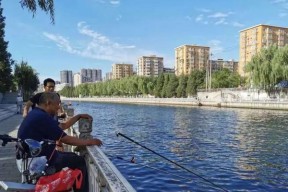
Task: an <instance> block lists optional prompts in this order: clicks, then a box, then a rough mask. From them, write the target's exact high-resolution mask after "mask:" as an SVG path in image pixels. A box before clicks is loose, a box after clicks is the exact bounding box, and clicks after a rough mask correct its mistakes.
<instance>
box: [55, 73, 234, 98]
mask: <svg viewBox="0 0 288 192" xmlns="http://www.w3.org/2000/svg"><path fill="white" fill-rule="evenodd" d="M222 73H223V74H225V75H226V74H227V76H225V79H226V81H227V82H228V83H227V84H225V83H222V80H221V78H220V77H221V76H223V74H222ZM205 74H206V73H205V71H193V72H192V73H191V74H190V75H189V76H184V75H182V76H180V77H177V76H176V75H174V74H160V75H159V76H158V77H144V76H131V77H125V78H123V79H119V80H108V81H105V82H97V83H85V84H80V85H79V86H77V87H65V88H64V89H62V91H61V92H60V94H61V95H63V96H66V97H78V96H82V97H91V96H94V97H95V96H96V97H97V96H101V97H103V96H108V97H110V96H114V97H115V96H121V97H123V96H124V97H142V96H147V95H148V94H149V95H154V96H155V97H161V98H174V97H184V98H185V97H188V96H191V95H195V94H196V93H197V89H199V88H203V87H204V83H205ZM214 78H220V79H217V80H215V81H220V83H218V84H220V85H223V86H225V87H231V86H233V87H238V86H239V84H240V76H239V75H238V74H233V73H232V72H230V71H227V70H224V72H219V75H217V74H216V75H215V77H214ZM212 79H213V76H212Z"/></svg>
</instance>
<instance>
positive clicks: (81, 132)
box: [65, 108, 136, 192]
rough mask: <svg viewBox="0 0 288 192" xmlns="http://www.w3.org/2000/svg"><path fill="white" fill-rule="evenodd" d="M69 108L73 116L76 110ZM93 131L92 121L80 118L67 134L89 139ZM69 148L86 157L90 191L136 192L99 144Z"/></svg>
mask: <svg viewBox="0 0 288 192" xmlns="http://www.w3.org/2000/svg"><path fill="white" fill-rule="evenodd" d="M69 109H71V108H67V112H68V111H69V112H68V113H67V112H66V113H67V115H68V114H69V116H71V115H73V113H74V110H73V109H71V110H69ZM65 111H66V110H65ZM71 111H72V112H71ZM91 132H92V123H91V121H88V120H87V119H80V120H79V122H78V127H77V126H73V127H71V128H70V129H69V130H68V131H67V134H68V135H71V136H76V137H80V138H86V139H87V138H91V137H92V136H91ZM68 150H70V151H75V150H76V151H78V153H79V154H80V155H83V156H84V157H85V160H86V164H87V170H88V178H89V191H93V192H94V191H101V192H116V191H117V192H118V191H123V192H136V190H135V189H134V188H133V187H132V185H131V184H130V183H129V182H128V181H127V180H126V178H125V177H124V176H123V175H122V174H121V173H120V171H119V170H118V169H117V168H116V167H115V165H114V164H113V163H112V162H111V161H110V160H109V158H108V157H107V156H106V155H105V154H104V153H103V152H102V150H101V149H100V148H99V147H98V146H88V147H84V148H78V149H77V148H76V149H75V148H74V147H71V148H69V149H68Z"/></svg>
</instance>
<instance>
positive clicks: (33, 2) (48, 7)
mask: <svg viewBox="0 0 288 192" xmlns="http://www.w3.org/2000/svg"><path fill="white" fill-rule="evenodd" d="M20 4H21V6H22V8H27V9H28V11H31V12H32V14H33V17H34V16H35V14H36V10H37V4H38V6H39V7H40V9H42V10H43V11H44V12H45V13H48V14H50V19H51V22H52V23H53V24H54V23H55V20H54V0H20Z"/></svg>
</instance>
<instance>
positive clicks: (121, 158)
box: [106, 154, 192, 181]
mask: <svg viewBox="0 0 288 192" xmlns="http://www.w3.org/2000/svg"><path fill="white" fill-rule="evenodd" d="M106 156H108V157H110V158H115V159H119V160H122V161H124V162H126V163H132V164H135V165H138V166H142V167H146V168H149V169H153V170H156V171H159V172H162V173H167V174H169V175H172V176H175V177H179V178H181V179H184V180H187V181H192V179H191V178H188V177H183V176H181V175H177V174H174V173H170V172H169V171H165V170H163V169H159V168H156V167H152V166H149V165H145V164H143V163H137V162H136V161H135V159H134V157H132V159H131V160H127V159H124V158H123V157H119V156H111V155H107V154H106Z"/></svg>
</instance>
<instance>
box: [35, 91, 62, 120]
mask: <svg viewBox="0 0 288 192" xmlns="http://www.w3.org/2000/svg"><path fill="white" fill-rule="evenodd" d="M39 107H40V108H42V109H44V110H45V111H46V112H47V113H49V114H50V115H57V113H58V109H59V108H60V98H59V96H58V95H57V93H55V92H43V93H42V95H41V97H40V99H39Z"/></svg>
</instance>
